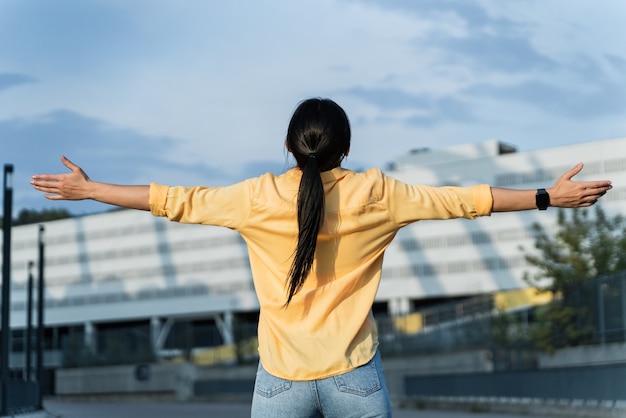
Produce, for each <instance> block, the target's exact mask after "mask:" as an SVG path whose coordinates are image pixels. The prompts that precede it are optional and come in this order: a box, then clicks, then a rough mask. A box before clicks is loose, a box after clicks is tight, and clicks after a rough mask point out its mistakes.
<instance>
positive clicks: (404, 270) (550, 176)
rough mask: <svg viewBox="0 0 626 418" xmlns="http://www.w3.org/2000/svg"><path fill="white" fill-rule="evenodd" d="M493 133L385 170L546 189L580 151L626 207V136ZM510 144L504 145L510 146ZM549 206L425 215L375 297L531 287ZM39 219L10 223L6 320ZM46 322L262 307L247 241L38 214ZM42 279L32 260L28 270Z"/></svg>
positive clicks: (18, 310)
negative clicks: (529, 141)
mask: <svg viewBox="0 0 626 418" xmlns="http://www.w3.org/2000/svg"><path fill="white" fill-rule="evenodd" d="M501 150H502V148H501V147H500V146H499V145H498V142H497V141H487V142H485V143H483V144H474V145H465V146H459V147H453V148H451V149H445V150H439V151H421V152H419V153H415V154H409V155H406V156H403V157H400V158H398V161H397V163H396V164H395V165H396V167H397V170H396V171H392V172H389V173H388V174H390V175H392V176H394V177H397V178H398V179H401V180H403V181H406V182H413V183H422V184H429V185H435V186H436V185H469V184H475V183H489V184H491V185H493V186H496V187H513V188H532V189H534V188H538V187H544V188H547V187H550V186H551V185H552V183H553V182H554V181H555V180H556V178H557V177H558V176H559V175H561V174H562V173H563V172H565V171H566V170H567V169H569V168H571V167H573V166H574V165H575V164H576V163H578V162H579V161H583V162H585V169H584V170H583V173H582V174H581V175H579V176H577V177H576V180H589V179H605V178H608V179H611V180H613V184H614V189H613V190H612V191H611V192H610V193H609V194H608V195H607V196H606V197H605V198H604V199H603V201H602V206H603V208H604V209H605V210H606V212H607V213H608V214H609V215H615V214H618V213H624V212H625V211H626V201H625V199H626V186H624V185H625V184H626V138H619V139H614V140H605V141H593V142H588V143H583V144H576V145H570V146H565V147H558V148H549V149H543V150H538V151H533V152H523V153H522V152H519V153H506V154H500V151H501ZM507 150H509V151H510V149H509V148H507ZM556 213H557V211H556V209H554V208H551V209H548V210H547V211H541V212H540V211H528V212H519V213H508V214H493V215H492V216H491V217H490V218H482V219H478V220H474V221H469V220H452V221H422V222H418V223H416V224H414V225H411V226H408V227H406V228H404V229H403V230H401V231H400V232H399V233H398V236H397V237H396V239H395V241H394V242H393V243H392V245H391V246H390V247H389V249H388V251H387V253H386V256H385V263H384V269H383V280H382V283H381V285H380V289H379V293H378V298H377V299H378V300H379V301H390V302H391V303H390V307H391V308H393V309H394V310H397V311H405V310H407V309H409V308H410V303H409V301H411V300H421V299H427V298H434V297H438V298H439V297H453V296H471V295H476V294H481V293H486V292H495V291H499V290H508V289H515V288H521V287H526V286H527V285H526V283H525V282H524V281H523V280H522V277H523V274H524V272H525V271H527V270H529V266H528V265H527V264H526V263H525V260H524V253H523V252H522V251H521V250H520V246H523V247H525V248H526V249H528V250H532V248H533V244H534V240H533V236H532V233H531V229H530V225H531V224H532V223H533V222H540V223H541V224H543V225H545V226H546V227H548V228H554V225H555V220H556V216H555V215H556ZM38 228H39V226H38V225H26V226H19V227H14V228H13V232H12V295H11V303H12V312H11V324H12V327H19V328H22V327H24V326H25V321H26V312H25V307H26V280H27V277H28V271H27V265H28V262H29V261H34V262H35V263H36V262H37V256H38V249H37V245H38ZM44 241H45V244H46V245H45V255H46V257H45V283H46V312H45V323H46V325H47V326H59V325H70V324H84V323H85V322H96V323H101V322H110V321H123V320H131V319H147V318H155V317H160V318H168V317H181V316H185V317H206V316H209V315H212V314H215V313H220V312H238V311H255V310H258V302H257V300H256V297H255V295H254V289H253V285H252V278H251V275H250V270H249V266H248V261H247V250H246V247H245V244H244V242H243V240H242V239H241V238H239V236H238V234H236V233H234V232H232V231H230V230H228V229H224V228H216V227H207V226H197V225H180V224H175V223H170V222H168V221H166V220H164V219H160V218H154V217H152V216H151V215H150V214H149V213H145V212H138V211H130V210H120V211H114V212H108V213H103V214H97V215H91V216H84V217H78V218H73V219H65V220H60V221H54V222H47V223H46V224H45V233H44ZM33 273H34V275H35V278H36V277H37V266H36V265H35V268H34V269H33Z"/></svg>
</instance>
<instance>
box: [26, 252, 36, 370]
mask: <svg viewBox="0 0 626 418" xmlns="http://www.w3.org/2000/svg"><path fill="white" fill-rule="evenodd" d="M34 265H35V263H34V262H32V261H29V262H28V296H27V297H28V300H27V302H26V308H27V312H26V351H25V356H26V373H25V378H26V381H30V372H31V370H32V364H31V357H32V356H31V354H32V351H33V348H32V342H33V341H32V340H33V338H32V336H33V281H34V279H33V266H34Z"/></svg>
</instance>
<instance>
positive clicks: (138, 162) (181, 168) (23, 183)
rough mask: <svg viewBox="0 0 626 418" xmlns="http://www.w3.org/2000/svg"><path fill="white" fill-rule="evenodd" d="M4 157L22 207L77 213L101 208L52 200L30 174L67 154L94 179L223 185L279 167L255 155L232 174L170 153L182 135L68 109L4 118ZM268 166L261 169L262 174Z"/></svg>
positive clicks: (55, 166) (53, 166)
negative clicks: (144, 129) (153, 133)
mask: <svg viewBox="0 0 626 418" xmlns="http://www.w3.org/2000/svg"><path fill="white" fill-rule="evenodd" d="M0 138H3V139H4V140H5V142H4V143H3V149H2V153H1V154H0V155H1V157H2V160H3V161H2V162H3V163H4V164H13V166H14V168H15V175H14V188H15V195H16V197H15V206H16V207H17V208H43V207H55V208H57V207H64V208H67V209H68V210H70V211H71V212H72V213H81V212H93V211H102V210H105V209H106V207H104V206H102V205H98V204H93V203H87V202H83V203H80V204H79V203H75V202H51V201H47V200H45V199H44V198H43V197H42V196H41V194H40V193H39V192H36V191H34V190H33V189H32V188H31V187H30V185H29V184H28V182H29V180H30V177H31V175H33V174H43V173H61V172H66V171H67V169H66V168H65V167H63V166H62V165H61V164H60V162H59V157H60V156H61V155H65V156H67V157H68V158H70V160H72V161H73V162H74V163H76V164H79V165H80V166H82V167H83V168H84V169H85V171H86V172H87V173H88V174H89V176H90V178H91V179H94V180H99V181H105V182H109V183H119V184H147V183H149V182H151V181H154V182H158V183H163V184H183V185H196V184H207V185H220V184H228V183H232V182H234V181H239V180H242V179H243V176H244V175H249V174H252V172H253V171H254V170H263V169H264V168H268V167H270V166H271V167H272V168H278V167H277V164H276V163H272V162H256V161H251V162H249V163H248V166H247V167H246V169H245V170H243V171H244V172H243V173H235V174H229V172H228V171H227V170H224V169H223V168H222V167H219V166H211V165H208V164H200V163H191V164H187V163H186V162H185V161H180V160H176V159H171V158H170V156H171V155H172V153H173V152H174V151H175V149H176V147H177V145H178V144H179V142H180V141H179V140H177V139H176V138H171V137H159V136H151V135H145V134H142V133H140V132H137V131H133V130H130V129H124V128H121V127H117V126H115V125H112V124H110V123H107V122H106V121H102V120H99V119H97V118H93V117H89V116H85V115H81V114H79V113H77V112H72V111H69V110H56V111H53V112H50V113H47V114H45V115H41V116H38V117H35V118H15V119H9V120H4V121H0ZM262 172H263V171H260V172H256V173H254V175H259V174H261V173H262Z"/></svg>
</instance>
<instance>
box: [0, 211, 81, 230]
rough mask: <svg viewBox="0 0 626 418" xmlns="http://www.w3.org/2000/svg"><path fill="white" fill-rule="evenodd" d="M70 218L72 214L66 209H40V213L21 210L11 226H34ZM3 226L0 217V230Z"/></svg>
mask: <svg viewBox="0 0 626 418" xmlns="http://www.w3.org/2000/svg"><path fill="white" fill-rule="evenodd" d="M71 217H72V214H71V213H70V212H69V211H68V210H67V209H42V210H41V211H37V210H34V209H22V210H20V212H19V213H18V215H17V217H16V218H14V219H13V222H12V225H13V226H19V225H28V224H36V223H41V222H48V221H55V220H57V219H66V218H71ZM3 224H4V223H3V220H2V218H1V217H0V228H1V227H2V225H3Z"/></svg>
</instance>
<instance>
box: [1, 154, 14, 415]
mask: <svg viewBox="0 0 626 418" xmlns="http://www.w3.org/2000/svg"><path fill="white" fill-rule="evenodd" d="M12 180H13V165H12V164H5V165H4V213H3V215H2V223H3V224H2V340H1V342H0V352H1V353H0V363H2V364H0V367H1V371H0V380H1V382H0V384H1V385H2V393H1V396H2V402H1V404H0V415H6V414H7V412H8V399H7V398H8V385H9V349H10V346H9V343H10V336H11V329H10V322H9V312H10V303H11V301H10V299H11V297H10V296H11V219H12V214H11V209H12V206H13V184H12V183H13V181H12Z"/></svg>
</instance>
